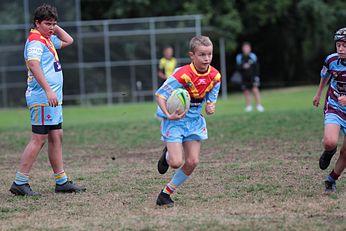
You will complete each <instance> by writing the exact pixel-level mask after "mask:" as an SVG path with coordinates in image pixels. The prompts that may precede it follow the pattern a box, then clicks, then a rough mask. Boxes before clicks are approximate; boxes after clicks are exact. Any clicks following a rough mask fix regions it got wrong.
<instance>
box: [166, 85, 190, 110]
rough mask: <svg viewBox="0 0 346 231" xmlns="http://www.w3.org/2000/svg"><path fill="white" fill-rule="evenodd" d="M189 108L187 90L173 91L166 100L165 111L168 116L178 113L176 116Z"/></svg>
mask: <svg viewBox="0 0 346 231" xmlns="http://www.w3.org/2000/svg"><path fill="white" fill-rule="evenodd" d="M189 108H190V94H189V92H188V91H187V90H185V89H182V88H178V89H175V90H174V91H173V92H172V94H171V95H170V96H169V97H168V99H167V110H168V112H169V113H170V114H172V113H173V112H175V111H178V114H181V113H183V112H184V111H185V110H189Z"/></svg>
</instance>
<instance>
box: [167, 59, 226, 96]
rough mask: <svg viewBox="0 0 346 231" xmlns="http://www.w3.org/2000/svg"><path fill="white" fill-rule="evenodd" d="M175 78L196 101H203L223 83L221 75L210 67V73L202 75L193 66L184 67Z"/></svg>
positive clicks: (176, 73) (175, 74)
mask: <svg viewBox="0 0 346 231" xmlns="http://www.w3.org/2000/svg"><path fill="white" fill-rule="evenodd" d="M173 76H174V78H175V79H176V80H177V81H178V82H179V83H180V84H182V85H183V86H184V88H185V89H186V90H187V91H188V92H189V94H190V96H191V98H195V99H203V98H204V97H205V94H206V93H208V92H210V91H211V90H212V89H213V87H214V86H215V84H216V83H218V82H220V81H221V75H220V73H219V72H218V70H216V69H215V68H214V67H212V66H209V68H208V71H207V72H206V73H203V74H201V73H198V72H197V71H196V69H195V68H194V66H193V64H189V65H185V66H182V67H181V68H180V69H179V70H177V71H176V72H175V73H174V74H173Z"/></svg>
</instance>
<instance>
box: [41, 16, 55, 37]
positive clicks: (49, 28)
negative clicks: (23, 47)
mask: <svg viewBox="0 0 346 231" xmlns="http://www.w3.org/2000/svg"><path fill="white" fill-rule="evenodd" d="M56 24H57V21H56V20H54V19H52V20H43V21H41V22H38V21H36V29H37V30H38V31H39V32H40V33H41V34H42V35H43V36H44V37H46V38H49V37H50V36H51V35H52V34H54V29H55V26H56Z"/></svg>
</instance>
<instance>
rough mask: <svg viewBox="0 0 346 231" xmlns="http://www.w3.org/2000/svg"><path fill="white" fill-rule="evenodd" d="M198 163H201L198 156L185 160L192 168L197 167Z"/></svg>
mask: <svg viewBox="0 0 346 231" xmlns="http://www.w3.org/2000/svg"><path fill="white" fill-rule="evenodd" d="M198 163H199V159H198V158H189V159H187V160H186V162H185V164H186V165H187V166H189V167H190V168H195V167H197V165H198Z"/></svg>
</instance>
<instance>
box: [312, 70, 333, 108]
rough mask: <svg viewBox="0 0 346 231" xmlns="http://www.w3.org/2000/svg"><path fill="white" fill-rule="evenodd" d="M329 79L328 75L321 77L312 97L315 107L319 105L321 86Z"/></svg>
mask: <svg viewBox="0 0 346 231" xmlns="http://www.w3.org/2000/svg"><path fill="white" fill-rule="evenodd" d="M329 79H330V77H328V78H321V81H320V85H319V86H318V89H317V92H316V95H315V96H314V98H313V100H312V104H313V105H314V106H315V107H318V106H319V105H320V100H321V94H322V91H323V88H324V86H325V85H326V83H328V81H329Z"/></svg>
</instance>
